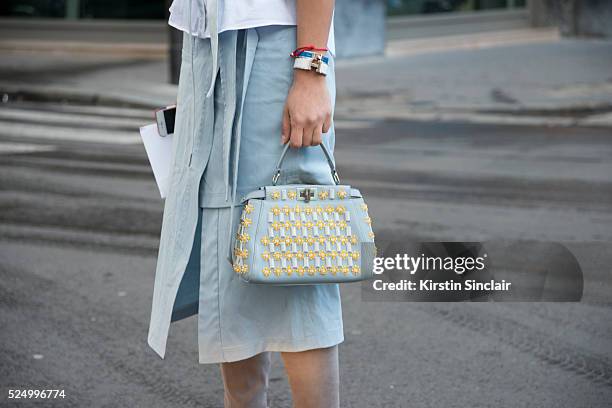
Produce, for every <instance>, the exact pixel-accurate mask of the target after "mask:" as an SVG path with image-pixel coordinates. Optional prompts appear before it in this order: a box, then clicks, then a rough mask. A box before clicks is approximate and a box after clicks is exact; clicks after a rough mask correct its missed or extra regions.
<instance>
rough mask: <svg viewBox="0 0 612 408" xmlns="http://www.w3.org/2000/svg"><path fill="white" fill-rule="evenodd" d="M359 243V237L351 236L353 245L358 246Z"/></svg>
mask: <svg viewBox="0 0 612 408" xmlns="http://www.w3.org/2000/svg"><path fill="white" fill-rule="evenodd" d="M358 242H359V239H358V238H357V235H352V236H351V244H353V245H357V243H358Z"/></svg>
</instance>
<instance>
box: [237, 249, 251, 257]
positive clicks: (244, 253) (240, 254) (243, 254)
mask: <svg viewBox="0 0 612 408" xmlns="http://www.w3.org/2000/svg"><path fill="white" fill-rule="evenodd" d="M234 255H235V256H236V258H246V257H248V256H249V250H248V249H240V248H236V249H235V250H234Z"/></svg>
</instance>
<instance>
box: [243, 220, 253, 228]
mask: <svg viewBox="0 0 612 408" xmlns="http://www.w3.org/2000/svg"><path fill="white" fill-rule="evenodd" d="M240 223H241V224H242V225H243V226H245V227H248V226H249V225H251V224H252V223H253V221H252V220H251V219H250V218H243V219H242V221H240Z"/></svg>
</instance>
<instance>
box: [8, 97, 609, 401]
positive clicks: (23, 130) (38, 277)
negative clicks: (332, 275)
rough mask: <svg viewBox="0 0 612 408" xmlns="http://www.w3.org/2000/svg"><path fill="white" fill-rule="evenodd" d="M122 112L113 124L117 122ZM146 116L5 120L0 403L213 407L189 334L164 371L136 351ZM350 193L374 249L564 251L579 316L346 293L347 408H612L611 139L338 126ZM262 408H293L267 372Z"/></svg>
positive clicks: (527, 131) (29, 113) (216, 383)
mask: <svg viewBox="0 0 612 408" xmlns="http://www.w3.org/2000/svg"><path fill="white" fill-rule="evenodd" d="M120 115H123V116H122V117H120ZM148 116H149V113H148V112H141V111H136V110H134V111H128V112H125V111H124V112H118V111H115V110H112V109H104V108H101V107H100V108H89V107H67V106H65V105H56V104H22V105H10V104H9V105H5V106H3V107H1V108H0V327H1V329H0V385H1V387H0V390H1V392H2V395H1V396H0V405H1V406H27V405H29V404H28V403H24V402H19V403H15V402H9V401H8V400H7V398H6V396H7V390H8V389H9V388H18V389H24V388H25V389H27V388H35V389H40V388H53V389H64V390H65V393H66V398H65V399H63V400H56V401H46V402H40V401H39V402H36V403H34V402H32V403H31V405H32V406H58V407H63V406H69V407H71V406H74V407H84V406H90V407H118V406H121V407H177V406H180V407H192V406H193V407H196V406H198V407H221V406H222V383H221V380H220V377H219V372H218V368H217V367H216V366H207V365H198V364H197V349H196V331H195V324H196V322H195V321H194V320H193V319H187V320H186V321H182V322H179V323H177V324H175V325H173V327H172V330H171V337H170V340H169V343H168V353H167V357H166V359H165V360H160V359H159V358H158V357H157V356H156V355H155V354H154V353H153V352H152V351H151V350H150V349H149V348H148V347H147V345H146V333H147V325H148V322H149V311H150V302H151V294H152V287H153V279H154V271H155V259H156V254H157V245H158V236H159V231H160V226H161V215H162V208H163V207H162V201H161V200H160V199H159V197H158V192H157V190H156V186H155V183H154V181H153V178H152V174H151V172H150V170H149V167H148V163H147V159H146V156H145V153H144V149H143V147H142V145H140V144H138V143H137V142H138V138H137V136H136V135H135V133H134V129H135V127H136V126H138V125H139V124H143V123H146V119H145V118H147V117H148ZM338 125H339V126H338V141H337V147H336V151H337V153H336V155H337V161H338V168H339V171H340V174H341V176H342V177H343V178H344V180H345V181H346V182H348V183H350V184H354V185H357V186H359V187H360V188H361V190H362V192H363V193H364V194H365V197H366V198H367V199H368V204H369V206H370V211H371V213H372V217H373V219H374V222H375V225H374V227H375V231H376V232H377V236H378V237H379V240H380V242H379V245H381V246H384V245H386V244H388V243H389V242H402V240H406V241H408V240H419V239H421V240H438V241H453V240H465V241H469V240H472V241H474V240H476V241H485V240H489V241H494V240H506V241H525V240H537V241H542V242H563V243H565V245H566V246H567V247H568V248H569V249H570V250H571V251H572V252H573V253H574V255H575V256H576V257H577V259H578V261H579V262H580V264H581V266H582V269H583V272H584V278H585V287H584V295H585V300H587V301H585V302H581V303H565V304H561V303H371V302H363V301H362V300H361V292H360V287H359V285H358V284H357V285H349V286H345V287H343V313H344V319H345V332H346V340H345V342H344V343H343V344H342V345H341V347H340V358H341V367H342V368H341V370H342V373H341V375H342V388H341V391H342V406H343V407H357V408H362V407H511V408H516V407H572V408H578V407H609V406H610V402H611V401H612V320H611V318H610V316H611V315H610V313H611V312H612V307H611V306H610V305H611V303H610V300H611V297H612V295H611V294H612V291H611V289H612V285H611V284H610V275H611V273H612V272H611V267H610V265H611V262H610V261H612V180H611V178H610V175H612V160H611V159H612V142H611V140H612V139H611V136H612V134H611V131H610V130H609V129H601V128H600V129H595V128H593V129H589V128H571V127H570V128H543V127H518V126H495V125H473V124H472V125H470V124H459V123H445V124H441V123H418V122H406V121H365V122H354V123H349V122H346V121H342V122H340V121H339V122H338ZM271 406H272V407H289V406H290V396H289V389H288V385H287V382H286V380H285V379H284V376H283V372H282V364H281V361H280V360H279V359H278V358H276V359H275V362H274V367H273V373H272V381H271Z"/></svg>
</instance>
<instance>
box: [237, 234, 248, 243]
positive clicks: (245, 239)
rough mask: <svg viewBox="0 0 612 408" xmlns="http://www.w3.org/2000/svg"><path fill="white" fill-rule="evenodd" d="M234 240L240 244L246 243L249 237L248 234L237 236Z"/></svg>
mask: <svg viewBox="0 0 612 408" xmlns="http://www.w3.org/2000/svg"><path fill="white" fill-rule="evenodd" d="M236 239H237V240H238V241H240V242H247V241H248V240H249V239H251V237H250V236H249V234H238V235H237V236H236Z"/></svg>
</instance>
